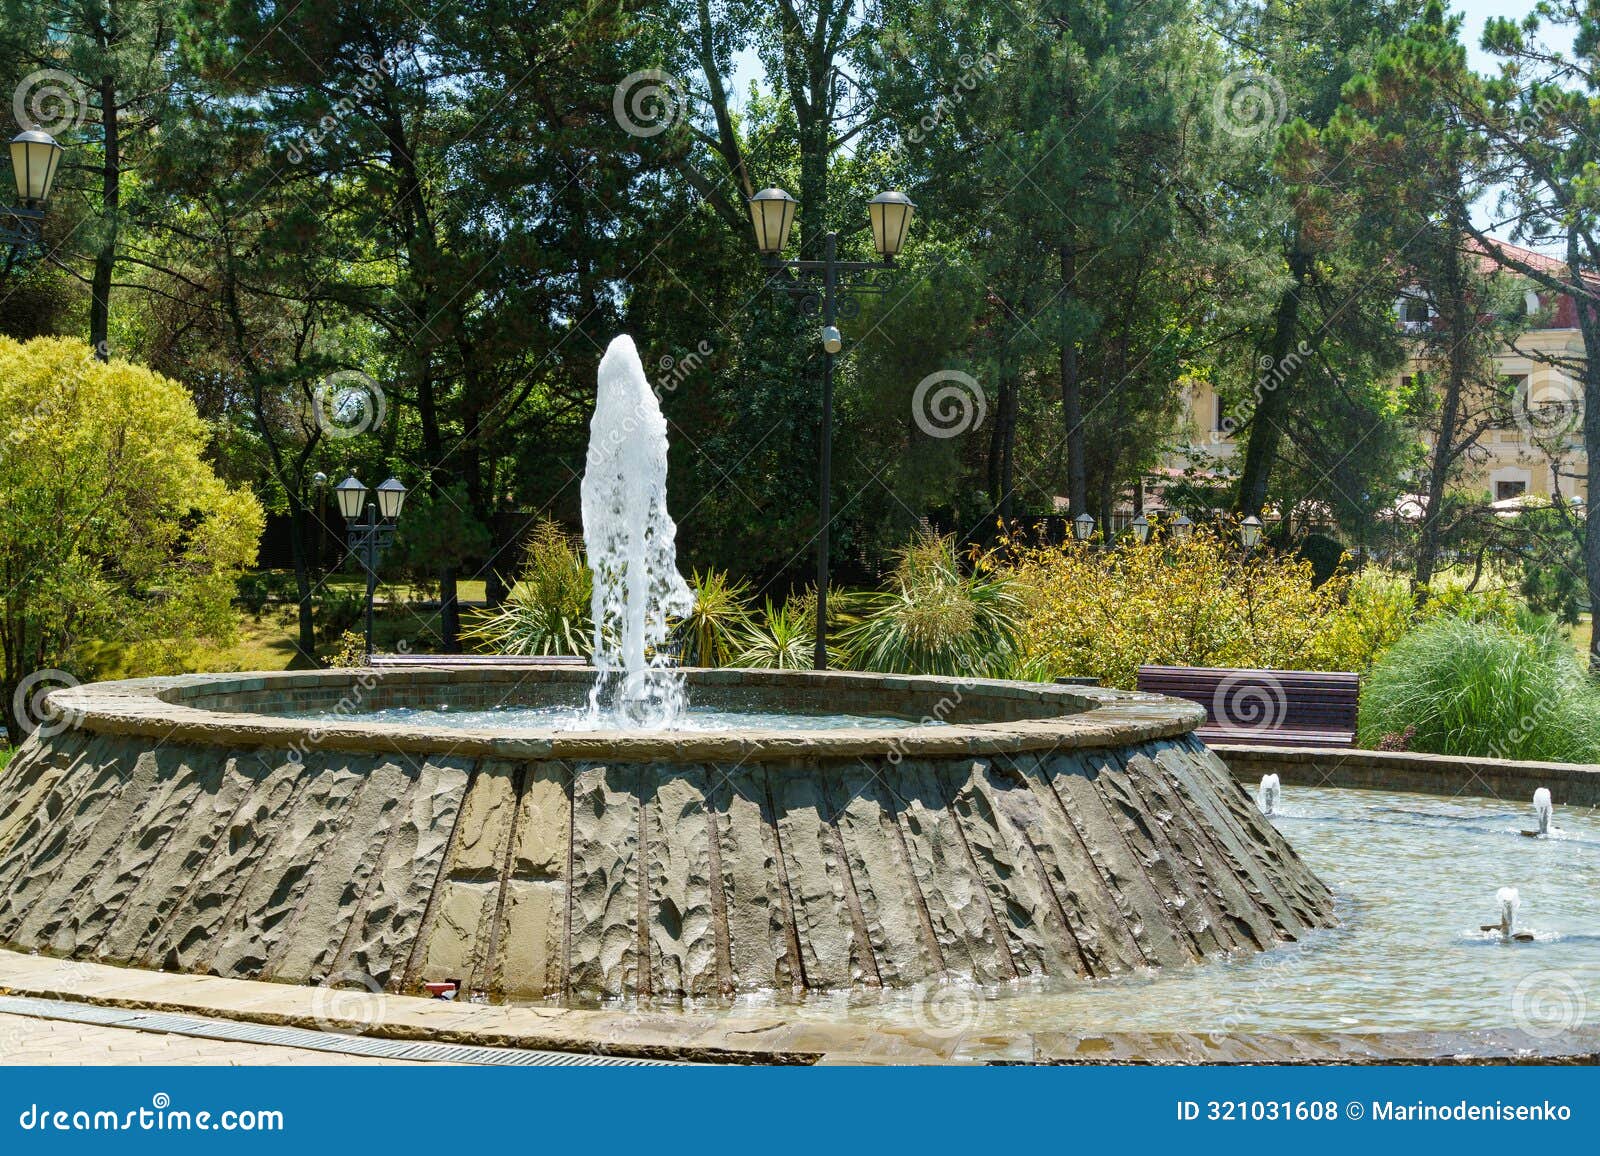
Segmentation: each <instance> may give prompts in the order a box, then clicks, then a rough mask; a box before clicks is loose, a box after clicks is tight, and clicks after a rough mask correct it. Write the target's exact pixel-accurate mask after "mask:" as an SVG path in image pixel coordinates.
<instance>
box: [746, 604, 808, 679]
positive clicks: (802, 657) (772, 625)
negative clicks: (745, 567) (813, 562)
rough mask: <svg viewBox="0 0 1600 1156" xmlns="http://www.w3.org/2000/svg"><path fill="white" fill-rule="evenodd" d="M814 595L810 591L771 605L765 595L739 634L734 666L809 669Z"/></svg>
mask: <svg viewBox="0 0 1600 1156" xmlns="http://www.w3.org/2000/svg"><path fill="white" fill-rule="evenodd" d="M816 616H817V596H816V594H815V592H813V591H810V590H808V591H806V592H805V593H803V594H796V595H794V596H793V597H790V598H787V599H785V600H784V601H783V603H782V605H774V603H773V601H772V599H770V598H768V599H766V600H765V602H764V603H763V604H762V608H761V612H760V613H759V614H757V615H756V616H755V617H754V618H753V619H752V620H751V621H750V622H749V623H748V624H747V625H746V626H745V627H744V629H743V630H742V631H741V632H740V634H739V653H738V654H737V656H736V657H735V658H734V660H733V664H732V665H734V666H742V667H765V668H769V669H775V670H810V669H811V664H812V660H813V658H814V657H815V654H814V652H815V648H816V644H817V632H816V629H815V625H814V624H815V621H816Z"/></svg>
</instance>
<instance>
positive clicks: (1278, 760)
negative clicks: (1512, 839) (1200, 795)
mask: <svg viewBox="0 0 1600 1156" xmlns="http://www.w3.org/2000/svg"><path fill="white" fill-rule="evenodd" d="M1209 745H1210V746H1211V749H1212V750H1214V751H1215V752H1216V753H1217V756H1218V757H1219V758H1220V759H1222V761H1223V762H1224V763H1226V764H1227V765H1228V769H1229V770H1230V771H1231V772H1232V773H1233V776H1234V778H1236V779H1239V780H1241V781H1242V782H1246V783H1253V782H1255V781H1256V780H1258V779H1259V778H1260V777H1261V776H1262V775H1264V774H1275V775H1279V776H1281V777H1282V778H1283V781H1284V786H1285V787H1289V786H1292V785H1294V784H1299V785H1301V786H1312V785H1314V786H1327V787H1355V788H1362V789H1367V790H1385V791H1416V792H1419V793H1421V794H1428V795H1445V796H1449V797H1454V796H1456V795H1462V794H1470V795H1482V796H1485V797H1489V798H1499V799H1505V800H1507V801H1508V802H1513V803H1517V804H1523V803H1526V802H1528V800H1529V799H1531V798H1532V797H1533V792H1534V790H1535V789H1536V788H1538V787H1548V788H1549V789H1550V794H1551V797H1552V799H1553V801H1554V802H1555V805H1556V806H1558V807H1561V806H1580V807H1593V806H1597V805H1600V766H1595V765H1592V764H1586V763H1538V762H1518V761H1516V760H1514V759H1486V758H1469V757H1466V756H1460V755H1430V754H1422V753H1419V752H1416V751H1369V750H1353V749H1350V748H1348V747H1276V746H1267V745H1253V744H1243V743H1241V744H1238V745H1230V744H1224V743H1212V744H1209Z"/></svg>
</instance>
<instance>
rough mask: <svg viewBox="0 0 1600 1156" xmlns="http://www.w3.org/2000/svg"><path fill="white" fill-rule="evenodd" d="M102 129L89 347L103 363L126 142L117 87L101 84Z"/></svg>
mask: <svg viewBox="0 0 1600 1156" xmlns="http://www.w3.org/2000/svg"><path fill="white" fill-rule="evenodd" d="M100 128H101V131H102V132H103V133H104V134H105V167H104V168H103V169H102V170H101V174H100V215H101V218H102V220H103V222H104V225H105V236H104V237H103V238H102V239H101V241H100V249H99V251H98V252H97V253H95V256H94V276H93V277H92V278H91V280H90V284H89V344H90V345H92V346H94V355H95V356H96V357H98V358H99V359H100V360H101V361H109V360H110V359H111V344H110V334H111V281H112V277H113V276H114V275H115V273H116V268H117V217H118V211H119V209H120V207H121V202H122V140H121V137H120V136H119V135H118V128H119V126H118V124H117V85H116V81H115V80H113V79H112V78H111V77H110V76H106V77H104V78H103V79H102V80H101V81H100Z"/></svg>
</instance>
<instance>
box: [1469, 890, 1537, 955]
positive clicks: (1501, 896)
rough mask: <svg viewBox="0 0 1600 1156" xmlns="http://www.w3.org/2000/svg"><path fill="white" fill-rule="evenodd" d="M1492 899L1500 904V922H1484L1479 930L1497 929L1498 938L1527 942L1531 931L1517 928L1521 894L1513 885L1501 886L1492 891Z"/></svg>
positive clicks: (1529, 939) (1530, 939) (1530, 936)
mask: <svg viewBox="0 0 1600 1156" xmlns="http://www.w3.org/2000/svg"><path fill="white" fill-rule="evenodd" d="M1494 901H1495V902H1496V903H1498V904H1499V905H1500V922H1498V923H1485V924H1484V925H1483V927H1482V928H1481V930H1483V931H1498V932H1499V933H1500V938H1501V939H1505V940H1515V941H1516V942H1518V943H1528V942H1531V941H1532V939H1533V933H1532V932H1529V931H1518V930H1517V910H1518V908H1520V907H1521V906H1522V896H1521V894H1519V893H1518V891H1517V889H1516V888H1515V887H1502V888H1500V890H1498V891H1496V892H1495V893H1494Z"/></svg>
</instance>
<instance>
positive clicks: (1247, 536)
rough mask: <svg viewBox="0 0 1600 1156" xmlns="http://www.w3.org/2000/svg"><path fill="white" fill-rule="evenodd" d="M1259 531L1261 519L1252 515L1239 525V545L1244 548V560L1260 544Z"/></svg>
mask: <svg viewBox="0 0 1600 1156" xmlns="http://www.w3.org/2000/svg"><path fill="white" fill-rule="evenodd" d="M1261 529H1262V527H1261V519H1260V518H1258V517H1256V516H1255V515H1254V514H1251V515H1250V516H1249V517H1248V518H1246V519H1245V520H1244V521H1242V522H1240V523H1239V544H1240V545H1241V546H1243V547H1244V556H1245V557H1246V558H1248V557H1250V551H1252V550H1254V549H1255V548H1256V547H1257V546H1259V545H1260V544H1261Z"/></svg>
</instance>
